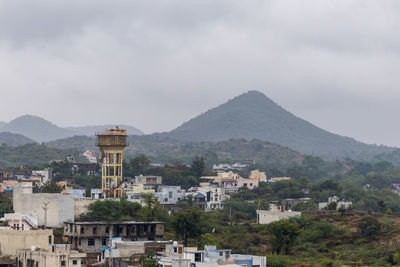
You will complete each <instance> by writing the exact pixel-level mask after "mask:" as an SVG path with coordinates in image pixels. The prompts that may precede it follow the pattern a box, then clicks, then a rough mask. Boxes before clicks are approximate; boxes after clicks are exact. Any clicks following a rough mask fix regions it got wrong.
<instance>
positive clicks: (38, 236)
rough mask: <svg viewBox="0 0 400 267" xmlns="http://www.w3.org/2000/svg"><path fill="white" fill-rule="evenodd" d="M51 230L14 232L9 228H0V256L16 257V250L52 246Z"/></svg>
mask: <svg viewBox="0 0 400 267" xmlns="http://www.w3.org/2000/svg"><path fill="white" fill-rule="evenodd" d="M53 242H54V236H53V230H52V229H46V230H14V229H11V228H10V227H0V254H2V255H10V256H16V254H17V249H30V248H31V247H32V246H35V247H41V248H44V247H48V246H49V244H53Z"/></svg>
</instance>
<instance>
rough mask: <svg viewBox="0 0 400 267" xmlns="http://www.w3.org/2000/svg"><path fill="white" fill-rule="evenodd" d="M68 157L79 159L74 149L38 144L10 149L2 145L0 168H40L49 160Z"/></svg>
mask: <svg viewBox="0 0 400 267" xmlns="http://www.w3.org/2000/svg"><path fill="white" fill-rule="evenodd" d="M68 155H73V156H75V159H78V158H79V152H78V150H76V149H58V148H50V147H47V146H44V145H38V144H26V145H23V146H17V147H10V146H7V145H4V144H3V145H1V146H0V168H10V167H20V166H40V165H45V164H47V163H49V162H50V161H51V160H64V159H65V158H66V157H67V156H68Z"/></svg>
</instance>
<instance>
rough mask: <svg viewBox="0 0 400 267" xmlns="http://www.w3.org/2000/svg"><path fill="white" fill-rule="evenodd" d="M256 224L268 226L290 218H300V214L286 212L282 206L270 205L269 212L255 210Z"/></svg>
mask: <svg viewBox="0 0 400 267" xmlns="http://www.w3.org/2000/svg"><path fill="white" fill-rule="evenodd" d="M256 212H257V223H259V224H269V223H272V222H276V221H280V220H287V219H289V218H292V217H300V216H301V212H297V211H290V210H289V211H286V210H285V207H284V206H280V205H275V204H270V205H269V210H257V211H256Z"/></svg>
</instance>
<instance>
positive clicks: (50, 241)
mask: <svg viewBox="0 0 400 267" xmlns="http://www.w3.org/2000/svg"><path fill="white" fill-rule="evenodd" d="M51 239H52V238H51V235H49V244H51V243H53V242H52V240H51Z"/></svg>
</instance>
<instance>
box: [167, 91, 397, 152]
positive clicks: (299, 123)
mask: <svg viewBox="0 0 400 267" xmlns="http://www.w3.org/2000/svg"><path fill="white" fill-rule="evenodd" d="M160 135H161V136H167V137H170V138H173V139H177V140H186V141H221V140H228V139H230V138H235V139H240V138H244V139H247V140H252V139H254V138H255V139H259V140H265V141H268V142H272V143H276V144H279V145H282V146H286V147H289V148H291V149H294V150H296V151H299V152H300V153H304V154H313V155H318V156H322V157H324V158H328V159H335V158H343V157H352V158H356V159H369V158H371V157H373V155H376V154H380V153H383V152H390V151H393V150H394V148H390V147H384V146H376V145H368V144H364V143H361V142H358V141H356V140H355V139H352V138H349V137H344V136H340V135H337V134H333V133H330V132H328V131H325V130H323V129H321V128H319V127H317V126H315V125H313V124H311V123H309V122H307V121H305V120H303V119H301V118H298V117H296V116H295V115H293V114H291V113H290V112H288V111H286V110H285V109H283V108H282V107H280V106H279V105H278V104H276V103H275V102H273V101H272V100H271V99H269V98H268V97H266V96H265V95H264V94H262V93H260V92H258V91H249V92H247V93H245V94H242V95H240V96H238V97H235V98H234V99H232V100H230V101H228V102H226V103H225V104H222V105H220V106H218V107H216V108H213V109H211V110H208V111H207V112H205V113H203V114H201V115H199V116H197V117H195V118H193V119H191V120H189V121H188V122H185V123H184V124H182V125H181V126H179V127H178V128H176V129H175V130H173V131H171V132H169V133H162V134H160Z"/></svg>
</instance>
